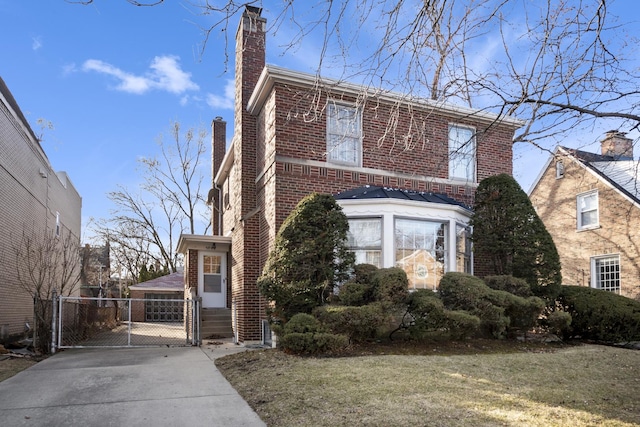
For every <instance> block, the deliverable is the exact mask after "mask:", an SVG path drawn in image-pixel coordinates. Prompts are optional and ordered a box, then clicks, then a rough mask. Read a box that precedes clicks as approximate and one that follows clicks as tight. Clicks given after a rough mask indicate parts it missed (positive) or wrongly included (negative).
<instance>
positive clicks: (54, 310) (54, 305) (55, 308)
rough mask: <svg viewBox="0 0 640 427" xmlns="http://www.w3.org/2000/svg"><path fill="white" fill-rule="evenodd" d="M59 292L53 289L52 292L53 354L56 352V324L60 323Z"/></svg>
mask: <svg viewBox="0 0 640 427" xmlns="http://www.w3.org/2000/svg"><path fill="white" fill-rule="evenodd" d="M57 320H58V293H57V292H56V290H55V289H54V290H53V293H52V294H51V354H55V352H56V337H57V336H58V334H57V333H56V332H57V331H56V326H57V325H58V322H57Z"/></svg>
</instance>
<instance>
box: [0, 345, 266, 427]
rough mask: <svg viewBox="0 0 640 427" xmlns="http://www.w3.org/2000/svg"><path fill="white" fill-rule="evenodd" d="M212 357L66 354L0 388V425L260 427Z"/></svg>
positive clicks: (200, 353)
mask: <svg viewBox="0 0 640 427" xmlns="http://www.w3.org/2000/svg"><path fill="white" fill-rule="evenodd" d="M222 351H223V352H224V350H222ZM236 351H237V350H236ZM218 355H220V354H216V350H215V349H213V350H212V349H211V348H210V347H209V348H207V347H202V348H198V347H172V348H167V347H165V348H126V349H124V348H123V349H73V350H65V351H63V352H61V353H58V354H56V355H54V356H52V357H50V358H48V359H46V360H43V361H42V362H40V363H38V364H36V365H34V366H32V367H31V368H29V369H27V370H25V371H22V372H20V373H19V374H17V375H15V376H14V377H11V378H9V379H8V380H5V381H3V382H0V424H1V425H5V426H47V427H54V426H183V425H184V426H264V425H265V424H264V423H263V422H262V421H261V420H260V418H259V417H258V416H257V415H256V413H255V412H254V411H253V410H252V409H251V408H250V407H249V405H248V404H247V403H246V402H245V401H244V400H243V399H242V398H241V397H240V395H239V394H238V393H237V392H236V391H235V389H234V388H233V387H231V385H230V384H229V383H228V382H227V380H226V379H225V378H224V377H223V376H222V374H220V372H219V371H218V370H217V369H216V367H215V365H214V363H213V360H212V359H214V358H215V357H216V356H218Z"/></svg>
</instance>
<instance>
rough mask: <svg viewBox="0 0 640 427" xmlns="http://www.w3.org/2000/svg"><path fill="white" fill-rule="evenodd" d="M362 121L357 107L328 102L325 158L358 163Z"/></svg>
mask: <svg viewBox="0 0 640 427" xmlns="http://www.w3.org/2000/svg"><path fill="white" fill-rule="evenodd" d="M361 137H362V121H361V115H360V111H359V110H358V109H357V108H354V107H349V106H345V105H337V104H332V103H330V104H329V105H328V108H327V160H329V161H335V162H340V163H348V164H354V165H357V164H359V163H360V152H361V144H362V140H361Z"/></svg>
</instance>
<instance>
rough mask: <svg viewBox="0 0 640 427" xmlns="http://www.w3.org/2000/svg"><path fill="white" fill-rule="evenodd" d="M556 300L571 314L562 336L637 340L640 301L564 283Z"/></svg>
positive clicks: (622, 340) (615, 340) (597, 339)
mask: <svg viewBox="0 0 640 427" xmlns="http://www.w3.org/2000/svg"><path fill="white" fill-rule="evenodd" d="M558 303H559V305H560V306H561V307H562V309H563V310H564V311H566V312H567V313H569V314H570V315H571V325H570V327H569V328H568V329H569V331H568V333H567V334H566V335H565V337H569V338H571V337H580V338H583V339H590V340H596V341H603V342H607V343H615V342H624V341H637V340H640V302H639V301H636V300H633V299H630V298H626V297H623V296H620V295H616V294H614V293H612V292H607V291H603V290H600V289H593V288H586V287H581V286H563V287H562V289H561V290H560V295H559V296H558Z"/></svg>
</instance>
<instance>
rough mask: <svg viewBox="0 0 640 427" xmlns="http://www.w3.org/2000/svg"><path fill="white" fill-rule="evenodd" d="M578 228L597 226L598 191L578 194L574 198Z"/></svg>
mask: <svg viewBox="0 0 640 427" xmlns="http://www.w3.org/2000/svg"><path fill="white" fill-rule="evenodd" d="M576 204H577V218H578V230H581V229H585V228H593V227H597V226H598V192H597V191H590V192H588V193H583V194H578V197H577V199H576Z"/></svg>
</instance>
